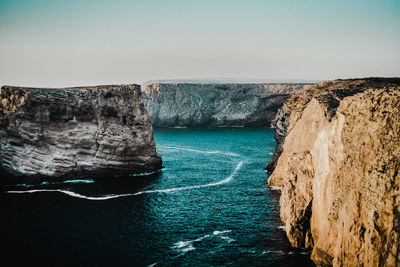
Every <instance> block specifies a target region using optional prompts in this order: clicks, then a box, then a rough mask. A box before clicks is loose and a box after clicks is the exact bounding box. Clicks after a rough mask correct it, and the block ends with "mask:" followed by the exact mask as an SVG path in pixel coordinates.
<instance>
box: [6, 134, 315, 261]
mask: <svg viewBox="0 0 400 267" xmlns="http://www.w3.org/2000/svg"><path fill="white" fill-rule="evenodd" d="M273 134H274V132H273V130H271V129H268V128H216V129H200V128H199V129H173V128H159V129H155V131H154V138H155V142H156V146H157V151H158V152H159V153H160V154H161V156H162V158H163V166H164V167H165V168H164V169H162V170H161V171H160V172H159V173H154V174H150V175H142V176H140V175H135V176H124V177H118V176H114V177H109V178H107V179H96V177H83V178H82V179H80V180H71V181H66V182H63V183H43V184H41V185H37V186H29V185H7V186H5V187H4V188H3V194H2V201H1V202H2V221H3V227H2V228H1V236H2V240H3V244H4V245H5V247H6V249H5V251H4V252H5V254H4V255H6V258H9V259H10V260H12V261H13V262H15V263H17V262H19V263H27V264H28V263H29V264H30V265H39V264H40V265H41V264H48V263H50V264H53V265H54V266H314V265H313V263H312V262H311V261H310V260H309V251H307V250H302V249H295V248H291V246H290V244H289V241H288V240H287V238H286V235H285V231H284V226H283V224H282V222H281V221H280V218H279V195H280V192H279V190H276V188H269V187H268V186H267V179H268V174H267V173H266V172H265V171H264V167H265V165H266V163H267V162H268V160H269V158H270V157H271V156H272V152H273V150H274V147H275V141H274V139H273Z"/></svg>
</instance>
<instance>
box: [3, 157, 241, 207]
mask: <svg viewBox="0 0 400 267" xmlns="http://www.w3.org/2000/svg"><path fill="white" fill-rule="evenodd" d="M243 163H244V161H240V162H239V163H238V164H237V165H236V168H235V170H234V171H233V172H232V174H231V175H230V176H228V177H227V178H225V179H224V180H221V181H219V182H215V183H209V184H203V185H194V186H185V187H176V188H169V189H155V190H145V191H139V192H136V193H128V194H112V195H104V196H96V197H90V196H85V195H82V194H79V193H75V192H72V191H68V190H63V189H33V190H25V191H6V193H11V194H23V193H38V192H60V193H63V194H66V195H69V196H71V197H76V198H82V199H87V200H109V199H114V198H121V197H129V196H137V195H142V194H151V193H170V192H175V191H183V190H190V189H197V188H204V187H212V186H218V185H222V184H226V183H229V182H230V181H232V179H233V177H234V176H235V175H236V173H237V172H238V171H239V169H240V168H241V167H242V165H243Z"/></svg>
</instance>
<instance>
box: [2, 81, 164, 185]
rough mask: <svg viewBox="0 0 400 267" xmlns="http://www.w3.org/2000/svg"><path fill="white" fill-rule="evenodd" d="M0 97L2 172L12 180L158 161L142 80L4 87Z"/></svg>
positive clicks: (152, 167) (128, 170)
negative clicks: (101, 83)
mask: <svg viewBox="0 0 400 267" xmlns="http://www.w3.org/2000/svg"><path fill="white" fill-rule="evenodd" d="M0 103H1V104H0V125H1V128H0V161H1V166H2V168H1V172H2V173H3V175H4V174H7V177H9V178H10V177H11V178H10V179H12V180H13V181H17V180H18V181H19V180H24V181H28V182H39V181H43V180H51V181H54V180H65V179H71V178H75V177H87V176H90V177H102V176H108V175H115V174H118V175H125V174H133V173H142V172H152V171H156V170H158V169H160V168H161V165H162V161H161V157H160V156H159V155H158V153H157V152H156V147H155V144H154V140H153V128H152V125H151V122H150V119H149V117H148V115H147V112H146V110H145V108H144V105H143V103H142V100H141V90H140V86H139V85H135V84H131V85H104V86H91V87H74V88H61V89H53V88H49V89H45V88H23V87H12V86H3V87H2V88H1V96H0ZM3 180H4V179H3Z"/></svg>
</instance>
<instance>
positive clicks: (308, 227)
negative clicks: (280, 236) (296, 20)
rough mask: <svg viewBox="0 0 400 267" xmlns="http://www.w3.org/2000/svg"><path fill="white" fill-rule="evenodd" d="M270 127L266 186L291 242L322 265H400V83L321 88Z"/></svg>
mask: <svg viewBox="0 0 400 267" xmlns="http://www.w3.org/2000/svg"><path fill="white" fill-rule="evenodd" d="M275 125H276V126H277V133H278V139H277V142H278V145H280V146H281V148H280V149H278V150H276V151H275V153H276V154H275V157H276V158H277V159H278V160H275V161H276V163H271V164H270V165H269V166H270V168H271V169H270V170H271V171H273V172H272V174H271V176H270V178H269V184H270V185H275V186H281V188H282V195H281V199H280V204H281V218H282V220H283V222H284V223H285V226H286V234H287V236H288V238H289V241H290V242H291V244H292V245H293V246H295V247H310V248H312V255H311V258H312V260H313V261H314V262H315V263H316V264H319V265H334V266H360V265H364V266H399V265H400V79H398V78H392V79H390V78H387V79H384V78H370V79H352V80H336V81H330V82H323V83H319V84H317V85H315V86H313V87H312V88H310V89H309V90H306V91H303V92H301V93H299V94H296V95H294V96H293V97H291V98H290V99H289V100H288V102H287V103H286V104H285V106H284V107H283V109H282V111H281V112H280V113H279V116H277V120H276V123H275ZM274 165H275V166H274Z"/></svg>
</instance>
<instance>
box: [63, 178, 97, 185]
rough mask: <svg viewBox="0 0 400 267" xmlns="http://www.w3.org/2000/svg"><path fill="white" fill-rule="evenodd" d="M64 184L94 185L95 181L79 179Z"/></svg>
mask: <svg viewBox="0 0 400 267" xmlns="http://www.w3.org/2000/svg"><path fill="white" fill-rule="evenodd" d="M63 183H66V184H92V183H94V181H93V180H92V179H78V180H67V181H64V182H63Z"/></svg>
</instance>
